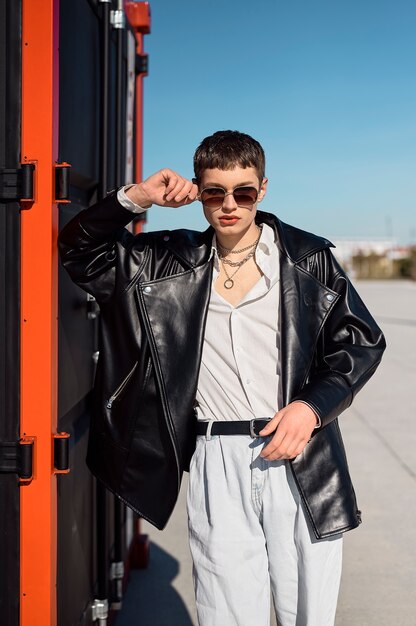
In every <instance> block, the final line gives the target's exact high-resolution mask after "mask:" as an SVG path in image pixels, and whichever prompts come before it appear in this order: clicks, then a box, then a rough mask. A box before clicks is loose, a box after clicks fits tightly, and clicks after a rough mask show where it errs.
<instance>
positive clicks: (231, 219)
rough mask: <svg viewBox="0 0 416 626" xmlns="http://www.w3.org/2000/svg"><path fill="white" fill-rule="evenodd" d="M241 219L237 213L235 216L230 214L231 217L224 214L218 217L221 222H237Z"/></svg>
mask: <svg viewBox="0 0 416 626" xmlns="http://www.w3.org/2000/svg"><path fill="white" fill-rule="evenodd" d="M239 219H240V218H239V217H236V216H235V215H233V216H231V215H230V216H229V217H228V216H225V215H224V216H223V217H219V218H218V220H219V221H220V222H237V221H238V220H239Z"/></svg>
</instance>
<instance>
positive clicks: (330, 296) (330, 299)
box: [325, 293, 335, 302]
mask: <svg viewBox="0 0 416 626" xmlns="http://www.w3.org/2000/svg"><path fill="white" fill-rule="evenodd" d="M325 298H326V299H327V300H328V302H332V301H333V299H334V298H335V296H333V295H332V293H327V294H326V296H325Z"/></svg>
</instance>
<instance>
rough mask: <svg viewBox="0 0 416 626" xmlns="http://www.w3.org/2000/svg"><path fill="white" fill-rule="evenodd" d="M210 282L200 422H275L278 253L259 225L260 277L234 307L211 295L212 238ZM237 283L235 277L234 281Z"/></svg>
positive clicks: (267, 231) (216, 267) (216, 263)
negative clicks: (263, 419) (265, 419)
mask: <svg viewBox="0 0 416 626" xmlns="http://www.w3.org/2000/svg"><path fill="white" fill-rule="evenodd" d="M212 255H213V256H214V261H213V262H214V269H213V282H212V288H211V298H210V302H209V307H208V315H207V322H206V327H205V335H204V344H203V349H202V360H201V369H200V373H199V379H198V390H197V394H196V401H197V407H196V410H197V416H198V419H201V420H207V419H214V420H249V419H253V418H254V417H273V415H274V414H275V413H276V411H277V410H278V408H279V404H280V403H279V396H280V394H279V379H280V358H279V343H280V342H279V330H278V310H279V252H278V248H277V245H276V242H275V240H274V232H273V229H272V228H271V227H270V226H268V225H267V224H263V230H262V233H261V237H260V240H259V243H258V245H257V248H256V253H255V261H256V263H257V265H258V266H259V268H260V270H261V271H262V273H263V275H262V276H261V277H260V278H259V280H258V281H257V283H256V284H255V285H254V286H253V287H252V288H251V289H250V291H249V292H247V294H246V295H245V296H244V297H243V299H242V300H240V302H239V303H238V304H237V306H233V305H231V304H230V303H229V302H227V301H226V300H225V299H224V298H223V297H222V296H220V295H219V293H218V292H217V291H216V289H215V281H216V279H217V277H218V274H219V270H220V266H219V259H218V254H217V250H216V246H215V235H214V238H213V245H212ZM236 279H237V277H236Z"/></svg>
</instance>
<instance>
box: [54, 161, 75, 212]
mask: <svg viewBox="0 0 416 626" xmlns="http://www.w3.org/2000/svg"><path fill="white" fill-rule="evenodd" d="M70 168H71V165H70V164H69V163H66V162H65V161H63V162H62V163H55V193H54V200H53V201H54V202H60V203H61V204H69V202H71V201H70V199H69V179H70V176H69V174H70Z"/></svg>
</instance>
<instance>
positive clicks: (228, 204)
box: [222, 192, 238, 211]
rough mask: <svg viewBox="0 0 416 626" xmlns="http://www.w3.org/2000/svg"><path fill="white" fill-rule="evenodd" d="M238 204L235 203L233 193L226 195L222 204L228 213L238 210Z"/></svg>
mask: <svg viewBox="0 0 416 626" xmlns="http://www.w3.org/2000/svg"><path fill="white" fill-rule="evenodd" d="M237 206H238V205H237V202H236V201H235V198H234V195H233V193H232V192H229V193H226V194H225V196H224V202H223V204H222V208H223V209H226V210H227V211H231V210H233V209H236V208H237Z"/></svg>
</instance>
